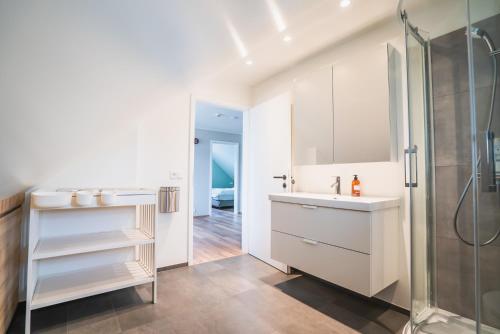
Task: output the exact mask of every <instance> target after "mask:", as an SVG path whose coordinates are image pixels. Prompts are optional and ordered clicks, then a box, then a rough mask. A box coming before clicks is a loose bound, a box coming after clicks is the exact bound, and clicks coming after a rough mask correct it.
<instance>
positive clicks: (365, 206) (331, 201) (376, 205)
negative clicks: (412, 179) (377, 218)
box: [269, 192, 400, 211]
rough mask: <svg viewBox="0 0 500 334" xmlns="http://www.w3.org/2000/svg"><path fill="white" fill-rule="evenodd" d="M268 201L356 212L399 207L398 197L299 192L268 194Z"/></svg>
mask: <svg viewBox="0 0 500 334" xmlns="http://www.w3.org/2000/svg"><path fill="white" fill-rule="evenodd" d="M269 199H270V200H271V201H275V202H286V203H293V204H304V205H315V206H323V207H328V208H337V209H347V210H358V211H375V210H382V209H387V208H393V207H398V206H399V205H400V199H399V198H398V197H368V196H361V197H353V196H346V195H334V194H315V193H300V192H294V193H276V194H270V195H269Z"/></svg>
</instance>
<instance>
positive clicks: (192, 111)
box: [187, 94, 250, 266]
mask: <svg viewBox="0 0 500 334" xmlns="http://www.w3.org/2000/svg"><path fill="white" fill-rule="evenodd" d="M197 101H203V102H209V103H212V104H215V105H218V106H221V107H224V108H230V109H234V110H238V111H241V112H242V115H243V130H242V135H241V148H240V150H241V175H240V185H239V190H240V191H241V189H247V188H248V184H249V180H248V172H247V171H248V152H249V147H248V145H249V144H250V141H249V138H248V136H249V133H250V132H249V128H250V120H249V117H248V111H249V110H250V107H249V106H242V105H235V104H232V103H228V102H225V101H220V100H215V99H213V98H210V97H203V96H199V95H194V94H191V97H190V106H189V136H188V137H189V138H188V140H189V141H188V147H189V158H188V171H189V176H188V189H187V191H188V233H187V235H188V240H187V241H188V249H187V253H188V254H187V255H188V265H190V266H191V265H192V264H193V237H194V229H193V223H194V212H193V209H194V197H193V195H194V188H193V187H194V139H195V119H196V102H197ZM210 150H211V148H210ZM210 155H211V154H210ZM210 168H211V167H210ZM210 173H211V172H210ZM247 203H248V196H247V195H246V192H245V191H241V203H240V210H241V212H242V216H241V252H242V253H243V254H247V253H248V236H249V231H248V215H247V213H246V208H247V207H248V204H247Z"/></svg>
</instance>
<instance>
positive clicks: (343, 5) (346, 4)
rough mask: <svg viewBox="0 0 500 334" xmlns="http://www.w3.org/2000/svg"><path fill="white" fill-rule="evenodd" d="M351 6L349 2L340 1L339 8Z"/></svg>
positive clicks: (349, 0) (345, 0)
mask: <svg viewBox="0 0 500 334" xmlns="http://www.w3.org/2000/svg"><path fill="white" fill-rule="evenodd" d="M350 4H351V0H340V7H342V8H346V7H349V5H350Z"/></svg>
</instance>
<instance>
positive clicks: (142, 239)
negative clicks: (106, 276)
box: [32, 229, 154, 260]
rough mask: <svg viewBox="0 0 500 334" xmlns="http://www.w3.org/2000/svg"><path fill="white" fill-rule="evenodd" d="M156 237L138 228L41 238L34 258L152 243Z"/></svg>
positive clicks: (39, 258)
mask: <svg viewBox="0 0 500 334" xmlns="http://www.w3.org/2000/svg"><path fill="white" fill-rule="evenodd" d="M153 242H154V239H152V238H150V237H148V236H147V235H145V234H144V233H142V232H141V231H140V230H138V229H128V230H120V231H107V232H98V233H87V234H76V235H69V236H62V237H53V238H46V239H40V240H39V241H38V244H37V246H36V248H35V251H34V252H33V257H32V258H33V260H41V259H48V258H52V257H58V256H66V255H75V254H82V253H90V252H97V251H103V250H109V249H116V248H125V247H131V246H136V245H144V244H151V243H153Z"/></svg>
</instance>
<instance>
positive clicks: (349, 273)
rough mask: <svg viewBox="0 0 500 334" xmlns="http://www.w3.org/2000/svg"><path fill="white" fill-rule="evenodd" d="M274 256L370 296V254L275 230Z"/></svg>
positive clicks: (272, 254) (272, 233) (278, 259)
mask: <svg viewBox="0 0 500 334" xmlns="http://www.w3.org/2000/svg"><path fill="white" fill-rule="evenodd" d="M271 258H273V259H274V260H277V261H280V262H283V263H286V264H287V265H289V266H291V267H294V268H297V269H299V270H301V271H304V272H307V273H310V274H311V275H314V276H317V277H319V278H322V279H324V280H326V281H329V282H332V283H334V284H337V285H340V286H342V287H345V288H347V289H350V290H353V291H356V292H358V293H360V294H363V295H365V296H371V293H370V255H366V254H362V253H358V252H354V251H350V250H347V249H343V248H339V247H335V246H330V245H326V244H323V243H320V242H314V241H311V240H308V239H303V238H299V237H295V236H292V235H288V234H285V233H281V232H276V231H272V232H271Z"/></svg>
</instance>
